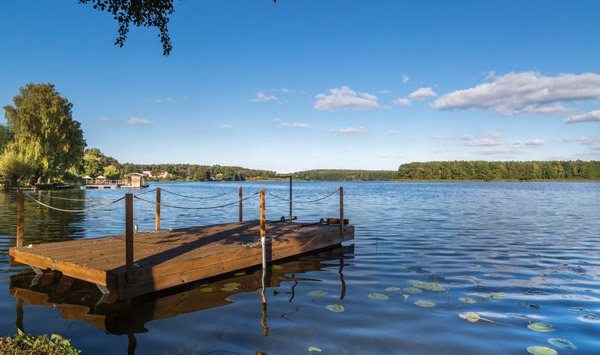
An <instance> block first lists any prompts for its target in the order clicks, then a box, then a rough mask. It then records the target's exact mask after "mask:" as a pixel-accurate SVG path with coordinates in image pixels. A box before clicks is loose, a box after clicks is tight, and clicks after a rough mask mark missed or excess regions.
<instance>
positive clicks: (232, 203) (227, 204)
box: [133, 191, 258, 210]
mask: <svg viewBox="0 0 600 355" xmlns="http://www.w3.org/2000/svg"><path fill="white" fill-rule="evenodd" d="M256 195H258V191H257V192H255V193H253V194H252V195H250V196H248V197H245V198H243V199H242V201H245V200H247V199H249V198H251V197H254V196H256ZM133 197H135V198H136V199H138V200H140V201H144V202H147V203H150V204H153V205H158V206H161V207H162V206H164V207H171V208H179V209H182V210H210V209H213V208H222V207H226V206H231V205H235V204H236V203H239V202H240V200H237V201H234V202H230V203H226V204H223V205H218V206H210V207H184V206H173V205H167V204H164V203H158V202H154V201H149V200H146V199H143V198H141V197H138V196H133Z"/></svg>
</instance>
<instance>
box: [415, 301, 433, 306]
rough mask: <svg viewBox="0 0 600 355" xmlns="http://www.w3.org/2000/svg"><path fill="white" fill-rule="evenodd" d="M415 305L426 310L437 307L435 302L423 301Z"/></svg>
mask: <svg viewBox="0 0 600 355" xmlns="http://www.w3.org/2000/svg"><path fill="white" fill-rule="evenodd" d="M415 304H416V305H417V306H419V307H425V308H430V307H435V306H436V304H435V303H433V302H429V301H423V300H418V301H417V302H415Z"/></svg>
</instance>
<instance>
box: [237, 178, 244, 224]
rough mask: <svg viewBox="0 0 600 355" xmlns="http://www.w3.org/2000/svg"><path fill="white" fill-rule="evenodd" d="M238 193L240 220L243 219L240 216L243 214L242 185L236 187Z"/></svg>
mask: <svg viewBox="0 0 600 355" xmlns="http://www.w3.org/2000/svg"><path fill="white" fill-rule="evenodd" d="M238 193H239V195H240V197H239V204H240V208H239V209H240V222H241V221H242V220H243V218H242V216H243V214H242V187H241V186H240V187H238Z"/></svg>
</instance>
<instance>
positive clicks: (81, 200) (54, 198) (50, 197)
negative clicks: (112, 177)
mask: <svg viewBox="0 0 600 355" xmlns="http://www.w3.org/2000/svg"><path fill="white" fill-rule="evenodd" d="M38 196H40V197H46V198H49V199H52V200H63V201H77V202H102V201H109V200H114V199H112V198H99V199H89V198H68V197H59V196H52V195H44V194H38Z"/></svg>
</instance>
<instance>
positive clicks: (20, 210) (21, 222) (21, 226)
mask: <svg viewBox="0 0 600 355" xmlns="http://www.w3.org/2000/svg"><path fill="white" fill-rule="evenodd" d="M17 201H18V202H17V248H19V247H22V246H23V235H24V234H25V232H24V230H25V195H24V194H23V190H21V189H19V190H17Z"/></svg>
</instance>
